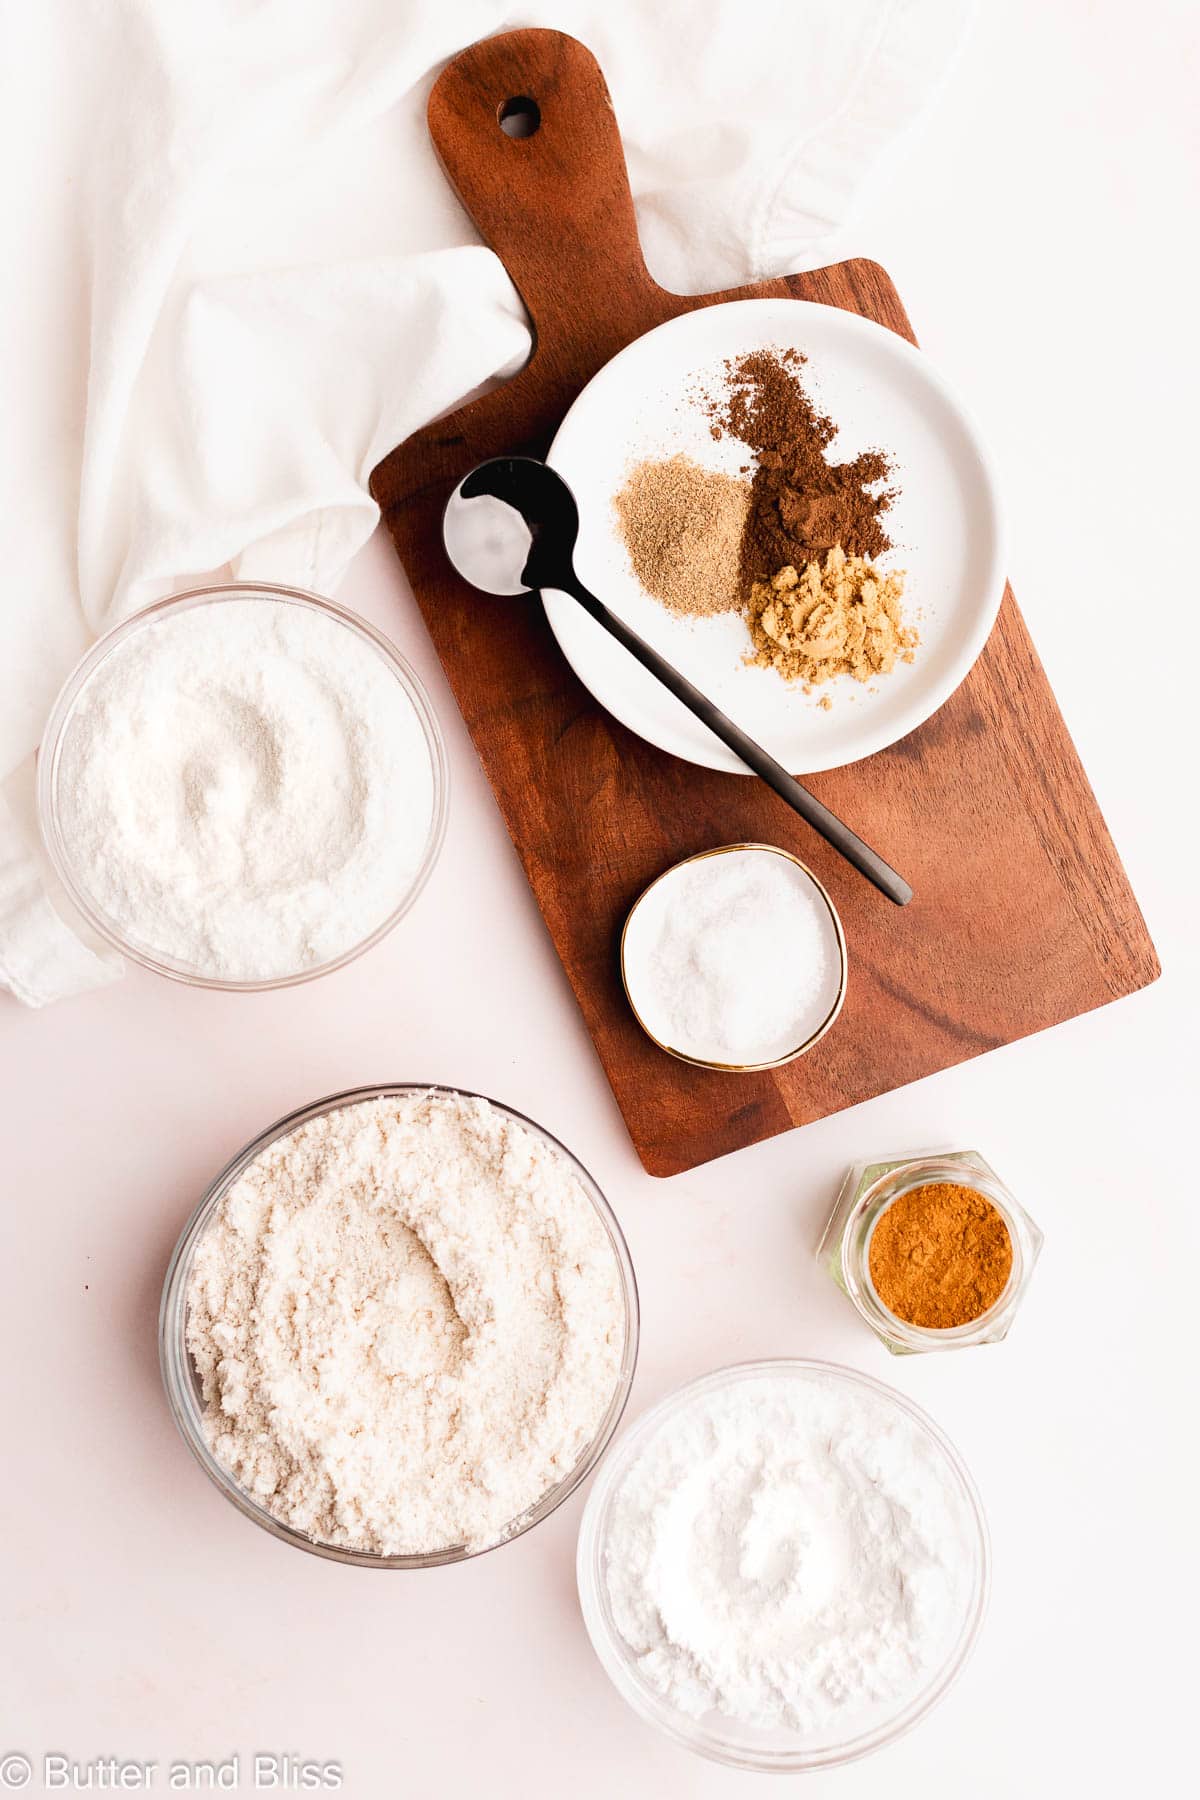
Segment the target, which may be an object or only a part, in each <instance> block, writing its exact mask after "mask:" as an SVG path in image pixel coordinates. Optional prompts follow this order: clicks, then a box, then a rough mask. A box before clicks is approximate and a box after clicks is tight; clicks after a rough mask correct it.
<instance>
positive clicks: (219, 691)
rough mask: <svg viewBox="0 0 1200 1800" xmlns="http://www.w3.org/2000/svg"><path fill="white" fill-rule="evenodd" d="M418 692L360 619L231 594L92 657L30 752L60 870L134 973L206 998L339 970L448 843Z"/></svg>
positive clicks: (196, 597)
mask: <svg viewBox="0 0 1200 1800" xmlns="http://www.w3.org/2000/svg"><path fill="white" fill-rule="evenodd" d="M446 806H447V765H446V756H445V750H444V748H443V744H442V737H441V732H440V730H439V728H438V724H437V720H436V718H435V716H434V714H433V710H432V708H431V706H430V704H429V700H428V697H427V696H426V693H425V690H424V688H423V687H422V686H421V683H420V681H419V680H418V679H417V676H416V675H415V674H414V672H413V670H412V669H411V668H410V667H409V666H408V664H407V663H406V662H405V660H404V658H403V657H402V656H401V655H400V654H399V652H398V651H397V650H396V649H395V648H394V647H393V646H392V645H391V644H390V643H389V642H388V641H387V639H386V638H384V637H383V636H382V635H381V634H380V633H379V632H377V631H375V630H373V629H372V628H371V627H370V626H369V625H367V624H365V623H364V622H363V621H362V620H361V619H359V618H357V617H356V616H355V615H354V614H352V613H349V612H347V611H345V610H344V609H343V608H342V607H339V606H335V605H333V603H332V602H330V601H328V600H323V599H321V598H320V597H319V596H317V595H315V594H307V593H302V592H301V591H299V590H298V589H292V588H278V587H268V586H264V585H261V584H257V583H241V584H238V585H234V586H228V587H214V588H202V589H196V590H194V591H193V592H190V593H186V594H179V595H176V596H174V597H173V598H171V599H168V600H163V601H160V602H159V603H158V604H156V605H154V606H150V607H148V608H146V610H145V611H144V612H140V613H137V614H135V615H134V617H133V618H131V619H128V620H126V621H125V623H124V624H122V625H119V626H117V627H116V628H115V629H114V630H113V631H111V632H109V633H108V634H107V635H106V636H105V637H103V638H101V639H100V640H99V642H98V643H97V644H95V645H94V646H93V648H92V649H91V651H89V653H88V654H87V655H86V656H85V657H84V658H83V660H82V662H80V664H79V665H78V667H77V668H76V670H75V671H74V673H73V674H72V675H71V676H70V678H69V679H68V681H67V683H66V685H65V687H64V688H63V690H62V692H61V694H60V695H59V697H58V700H57V701H56V703H55V706H54V709H53V711H52V713H51V717H50V720H49V723H48V725H47V728H46V732H45V735H44V738H43V742H42V748H41V750H40V752H39V755H38V812H39V818H40V823H41V829H42V836H43V839H44V841H45V844H46V848H47V851H48V853H49V856H50V859H51V861H52V863H53V864H54V867H55V870H56V872H57V874H58V876H59V878H60V880H61V882H62V885H63V887H64V888H65V890H66V893H67V896H68V898H69V899H70V900H71V901H72V902H73V904H74V905H75V907H76V908H77V909H78V911H79V912H80V913H81V914H82V916H83V918H84V919H85V920H86V921H87V922H88V923H89V924H90V925H91V926H92V927H93V929H94V930H95V931H96V932H97V933H98V934H99V935H100V936H101V937H103V938H105V939H107V941H108V942H109V943H111V944H113V945H114V946H115V947H116V948H117V949H118V950H120V951H122V952H123V953H124V954H126V955H127V956H129V957H131V958H132V959H133V960H134V961H135V962H138V963H141V964H143V965H144V966H145V967H146V968H149V969H153V970H155V971H156V972H157V973H159V974H162V975H167V976H170V977H173V978H174V979H176V980H179V981H185V982H190V983H192V984H195V985H198V986H202V987H217V988H234V989H256V988H274V987H286V986H290V985H291V984H293V983H295V982H298V981H308V980H311V979H312V978H313V977H314V976H317V975H322V974H326V973H327V972H328V971H329V970H331V969H336V968H340V967H341V966H342V965H343V964H345V963H347V962H350V961H352V960H353V958H355V957H356V956H360V955H361V954H362V953H363V951H364V950H367V949H369V948H370V947H371V945H373V944H375V943H377V942H378V941H379V939H380V938H381V937H383V936H384V934H385V933H386V932H388V931H390V930H391V928H392V927H393V926H394V925H395V924H396V922H397V921H398V920H399V919H400V918H402V917H403V915H404V914H405V913H406V912H407V911H408V909H409V907H411V906H412V904H413V903H414V901H415V900H416V898H417V896H418V895H419V893H420V892H421V890H422V888H423V887H424V885H425V883H426V881H427V880H428V878H429V875H430V872H431V870H432V868H433V865H434V862H435V860H436V858H437V853H438V850H439V849H440V847H441V841H442V837H443V834H444V830H445V823H446Z"/></svg>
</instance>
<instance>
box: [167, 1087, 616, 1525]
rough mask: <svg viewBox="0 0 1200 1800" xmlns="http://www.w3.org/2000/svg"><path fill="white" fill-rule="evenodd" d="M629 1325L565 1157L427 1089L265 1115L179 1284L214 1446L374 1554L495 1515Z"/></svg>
mask: <svg viewBox="0 0 1200 1800" xmlns="http://www.w3.org/2000/svg"><path fill="white" fill-rule="evenodd" d="M626 1325H627V1316H626V1303H625V1297H624V1292H623V1288H622V1283H621V1276H620V1269H619V1266H618V1263H617V1259H616V1255H615V1252H614V1249H613V1245H612V1241H611V1240H610V1238H609V1235H608V1232H607V1231H606V1229H605V1226H604V1223H603V1221H602V1219H601V1217H600V1214H599V1212H598V1210H597V1208H596V1206H595V1204H594V1203H593V1201H592V1198H591V1196H590V1195H589V1193H588V1191H587V1189H586V1187H585V1186H584V1184H583V1182H582V1180H581V1179H580V1175H579V1173H578V1171H577V1169H576V1167H575V1165H574V1164H573V1163H572V1161H571V1160H570V1159H569V1158H568V1157H567V1156H566V1154H565V1153H564V1152H563V1151H561V1150H560V1149H559V1148H558V1147H557V1146H556V1145H554V1144H552V1143H551V1142H550V1141H549V1140H547V1139H546V1138H545V1137H543V1136H542V1135H541V1134H540V1133H539V1132H537V1131H536V1130H534V1129H532V1128H531V1127H529V1126H526V1125H524V1124H522V1123H520V1122H519V1121H517V1120H516V1119H514V1118H512V1117H511V1116H509V1115H508V1114H507V1113H506V1112H504V1111H503V1110H502V1109H500V1108H499V1107H496V1106H493V1105H492V1104H491V1103H490V1102H488V1101H486V1100H482V1099H478V1098H475V1097H474V1096H470V1095H462V1094H457V1093H449V1092H443V1091H438V1090H433V1091H424V1092H422V1091H414V1092H409V1093H402V1094H397V1095H389V1096H386V1097H381V1098H378V1099H372V1100H364V1101H360V1102H358V1103H355V1104H349V1105H342V1106H339V1107H336V1108H334V1109H333V1110H331V1111H328V1112H324V1113H321V1114H319V1115H317V1116H316V1117H314V1118H312V1119H310V1120H308V1121H307V1122H306V1123H305V1124H303V1125H301V1126H299V1127H298V1128H297V1129H296V1130H295V1131H293V1132H292V1133H291V1134H290V1135H288V1136H286V1137H282V1138H278V1139H276V1140H275V1142H274V1143H272V1144H271V1145H269V1146H268V1147H267V1148H266V1149H265V1150H263V1151H262V1153H261V1154H260V1155H259V1156H258V1157H256V1158H255V1160H254V1161H253V1162H251V1163H250V1164H249V1166H248V1167H247V1168H246V1169H245V1170H244V1171H243V1172H242V1173H241V1175H239V1176H238V1178H237V1180H236V1181H235V1182H234V1183H233V1185H232V1186H231V1187H230V1189H229V1191H228V1192H227V1193H226V1194H225V1195H224V1197H223V1198H222V1199H221V1201H220V1202H219V1204H218V1206H217V1208H216V1212H215V1214H214V1216H213V1219H212V1221H211V1223H210V1224H209V1225H208V1227H207V1229H206V1230H205V1231H204V1233H203V1235H202V1236H201V1238H200V1240H199V1242H198V1244H197V1247H196V1252H195V1258H194V1262H193V1266H192V1270H191V1275H190V1280H189V1283H188V1288H187V1324H186V1340H187V1347H188V1350H189V1352H190V1354H191V1357H192V1360H193V1362H194V1365H195V1368H196V1370H197V1372H198V1374H199V1377H200V1382H201V1386H202V1397H203V1408H204V1414H203V1429H204V1435H205V1438H206V1439H207V1442H208V1444H209V1447H210V1449H211V1451H212V1454H213V1455H214V1456H215V1458H216V1459H217V1461H218V1462H219V1463H221V1464H222V1465H223V1467H224V1468H225V1469H227V1470H228V1471H229V1473H230V1474H231V1475H232V1476H233V1478H234V1480H235V1481H236V1482H237V1484H238V1485H239V1486H240V1487H241V1488H243V1489H244V1490H245V1491H246V1492H247V1493H248V1494H250V1495H251V1496H252V1497H253V1498H254V1499H255V1500H257V1501H258V1502H259V1504H260V1505H262V1506H263V1507H265V1508H266V1509H267V1511H268V1512H270V1513H271V1514H272V1515H273V1516H274V1517H275V1518H277V1519H279V1520H280V1521H281V1522H282V1523H283V1524H285V1525H288V1526H290V1527H291V1528H292V1529H293V1530H295V1531H298V1532H301V1533H303V1534H304V1535H305V1536H306V1537H309V1538H311V1539H313V1540H315V1541H317V1542H318V1543H325V1544H331V1545H336V1546H340V1547H342V1548H344V1549H348V1550H357V1551H365V1552H368V1553H371V1554H376V1555H380V1556H405V1555H420V1554H425V1553H430V1552H438V1551H444V1550H447V1549H451V1548H453V1547H455V1546H457V1545H460V1544H462V1545H465V1546H467V1548H468V1549H471V1550H477V1549H481V1548H485V1547H486V1546H487V1545H489V1544H494V1543H497V1542H499V1541H500V1540H502V1539H503V1538H504V1537H506V1536H508V1535H510V1533H511V1531H512V1530H513V1529H514V1527H516V1526H518V1525H519V1523H520V1520H521V1516H522V1515H523V1514H525V1513H527V1512H528V1510H529V1509H530V1508H531V1507H533V1506H535V1505H536V1504H537V1503H538V1502H539V1501H541V1500H542V1499H543V1498H544V1497H545V1496H546V1495H547V1494H548V1493H549V1492H550V1490H551V1489H552V1488H554V1487H556V1486H557V1485H558V1484H559V1483H560V1482H562V1481H564V1480H565V1479H566V1477H567V1476H569V1475H570V1474H571V1472H572V1470H573V1469H574V1468H575V1467H576V1465H577V1463H578V1462H579V1460H580V1458H581V1456H582V1455H583V1454H584V1452H585V1451H586V1450H587V1449H588V1447H589V1445H590V1444H591V1442H592V1440H593V1438H594V1437H595V1435H596V1432H597V1430H598V1428H599V1427H600V1425H601V1423H602V1421H603V1420H604V1417H605V1414H606V1413H607V1412H608V1409H609V1407H610V1406H611V1405H612V1403H613V1400H614V1398H615V1396H616V1394H617V1390H618V1385H619V1383H620V1381H621V1376H622V1365H623V1358H624V1351H625V1336H626Z"/></svg>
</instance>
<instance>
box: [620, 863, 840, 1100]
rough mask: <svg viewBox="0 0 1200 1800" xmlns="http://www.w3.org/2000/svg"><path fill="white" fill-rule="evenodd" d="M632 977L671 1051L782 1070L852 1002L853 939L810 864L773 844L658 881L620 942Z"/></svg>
mask: <svg viewBox="0 0 1200 1800" xmlns="http://www.w3.org/2000/svg"><path fill="white" fill-rule="evenodd" d="M621 980H622V982H623V984H624V988H625V995H626V998H627V999H628V1001H629V1004H630V1006H631V1008H632V1009H633V1014H634V1017H635V1018H636V1019H637V1022H638V1024H639V1025H640V1026H641V1027H642V1030H643V1031H644V1032H645V1033H646V1035H647V1037H649V1038H650V1039H651V1040H652V1041H653V1042H654V1043H655V1044H657V1045H658V1047H659V1049H660V1050H665V1051H666V1053H667V1055H668V1056H674V1057H676V1058H677V1059H678V1060H679V1061H680V1062H687V1063H692V1064H694V1065H695V1066H696V1067H698V1068H703V1069H718V1070H724V1071H727V1072H729V1073H736V1074H748V1073H751V1072H753V1071H756V1070H760V1069H777V1068H781V1067H782V1066H783V1064H784V1063H789V1062H794V1061H795V1059H796V1058H797V1057H798V1056H803V1055H804V1054H805V1053H806V1052H807V1051H809V1050H811V1049H812V1047H813V1045H814V1044H816V1043H818V1042H819V1041H820V1039H821V1038H823V1037H824V1036H825V1033H826V1032H827V1031H828V1030H829V1029H830V1027H831V1026H832V1025H833V1023H834V1021H835V1019H836V1018H837V1016H838V1014H839V1012H840V1011H841V1009H842V1002H843V1001H844V999H845V997H846V936H845V932H844V931H843V930H842V922H841V919H840V918H839V917H838V913H837V908H836V907H835V906H834V904H833V901H832V900H831V899H830V897H829V895H828V893H827V892H826V890H825V888H824V887H823V885H822V884H821V882H820V881H818V879H817V877H816V876H815V875H814V874H813V872H812V870H811V869H810V868H809V867H808V866H807V864H806V863H802V862H801V861H800V859H799V857H797V856H793V855H792V853H791V851H789V850H780V849H779V848H778V847H777V846H776V845H774V844H723V845H721V846H720V847H719V848H717V849H715V850H703V851H701V852H700V853H699V855H697V856H689V857H687V858H686V859H685V860H684V861H683V862H680V863H676V864H675V865H674V866H673V867H672V868H670V869H667V870H666V872H665V873H664V874H662V875H660V876H659V877H658V878H657V880H655V881H652V882H651V884H650V886H649V887H648V888H646V890H645V891H644V892H643V893H642V895H641V896H640V897H639V899H638V900H637V901H636V902H635V903H634V905H633V907H632V909H631V910H630V913H629V916H628V918H627V919H626V921H625V928H624V930H623V932H622V934H621Z"/></svg>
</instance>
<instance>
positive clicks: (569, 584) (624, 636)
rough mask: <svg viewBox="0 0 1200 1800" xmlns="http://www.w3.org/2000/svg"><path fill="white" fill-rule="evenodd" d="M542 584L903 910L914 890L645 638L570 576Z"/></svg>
mask: <svg viewBox="0 0 1200 1800" xmlns="http://www.w3.org/2000/svg"><path fill="white" fill-rule="evenodd" d="M545 585H546V586H547V587H551V586H553V587H557V588H561V590H562V591H563V592H564V593H568V594H570V595H571V598H572V599H574V600H578V602H579V604H580V606H582V607H583V609H584V611H585V612H588V613H590V614H591V616H592V618H593V619H595V621H596V623H597V624H598V625H603V627H604V629H605V631H607V632H610V633H611V634H612V636H613V637H615V638H616V640H617V642H618V643H619V644H623V645H624V647H625V649H626V650H628V652H629V654H630V655H631V656H635V657H636V658H637V660H638V662H640V663H641V665H642V667H643V668H644V669H649V671H650V673H651V675H653V676H655V677H656V678H657V680H659V681H661V682H662V684H663V686H664V687H665V688H669V689H670V691H671V692H672V693H673V694H674V696H675V698H676V699H677V700H682V702H683V704H684V705H685V706H686V707H687V709H688V711H689V712H693V713H695V715H696V717H697V718H698V719H700V720H701V721H702V722H703V723H704V724H705V725H707V726H708V729H709V730H710V731H711V732H712V733H713V734H714V735H715V736H716V737H719V738H720V739H721V742H722V743H723V744H728V746H729V748H730V749H731V750H732V751H733V753H734V755H735V756H740V757H741V759H742V761H743V762H744V763H745V764H746V767H747V768H749V769H753V771H754V773H755V774H756V775H757V776H759V777H760V779H761V780H763V781H765V782H766V784H767V786H768V787H770V788H774V790H775V792H776V793H777V794H778V795H779V798H780V799H781V800H786V801H787V803H788V805H789V806H790V807H791V808H792V809H793V811H794V812H798V813H799V814H800V817H801V818H802V819H803V820H804V821H805V822H806V823H807V824H809V825H811V826H812V828H813V830H814V831H816V832H819V833H820V835H821V836H822V837H823V838H824V839H825V842H826V843H827V844H832V845H833V847H834V849H835V850H836V851H837V852H838V853H839V855H841V856H844V857H845V859H846V861H847V862H848V863H850V864H852V866H853V867H854V868H856V869H857V870H858V872H859V874H860V875H865V876H866V878H867V880H868V881H870V882H873V883H874V884H875V886H876V887H877V888H878V889H879V891H880V893H881V894H886V895H887V897H888V899H889V900H892V901H894V902H895V904H896V905H897V906H907V905H908V902H909V901H910V900H911V899H912V892H913V891H912V889H911V888H910V887H909V885H908V883H907V881H905V879H904V877H903V876H902V875H898V874H897V873H896V871H895V869H893V868H892V867H891V865H890V864H889V863H885V862H884V860H883V858H882V856H879V855H877V854H876V852H875V851H874V850H872V848H871V846H870V845H869V844H864V843H863V841H862V839H861V838H860V837H858V836H856V834H855V833H854V832H853V831H851V829H850V827H849V826H848V825H843V823H842V821H841V820H840V819H839V818H838V816H837V814H836V813H831V812H830V810H829V808H828V807H827V806H822V805H821V802H820V801H819V800H818V799H817V798H816V797H815V795H813V794H810V793H809V791H808V789H807V788H804V787H801V785H800V783H799V782H798V781H797V780H796V778H795V776H794V775H789V774H788V772H787V770H786V769H785V768H784V766H783V764H782V763H778V762H776V761H775V758H774V757H773V756H771V755H769V754H768V753H767V751H765V750H764V749H763V747H762V745H761V744H756V743H755V741H754V739H753V738H752V737H747V735H746V733H745V732H744V731H743V730H742V729H741V727H740V726H739V725H735V724H734V722H733V720H732V719H730V718H728V717H727V716H726V714H725V713H723V712H722V711H721V709H720V707H719V706H714V705H713V703H712V701H711V700H710V699H709V698H708V696H707V695H706V694H702V693H701V692H700V689H699V688H698V687H693V686H692V684H691V682H690V681H689V680H688V679H687V677H686V676H685V675H681V674H680V673H679V670H678V669H675V668H672V666H671V664H670V663H669V662H667V661H666V660H665V659H664V658H663V657H661V656H660V655H659V654H658V651H657V650H653V649H651V647H650V645H649V644H648V643H647V642H646V640H645V639H644V638H640V637H639V636H638V634H637V632H636V631H631V630H630V628H629V626H628V625H626V624H624V623H622V621H621V620H620V619H618V617H617V615H616V614H615V613H612V612H610V611H609V610H608V607H607V606H605V604H604V602H603V600H597V598H596V596H595V594H593V593H590V592H589V591H588V589H587V588H585V587H584V585H583V583H582V582H581V581H579V580H578V579H577V578H576V577H575V575H574V574H573V573H572V575H571V578H570V579H569V580H567V581H561V580H560V581H555V582H553V583H552V582H549V581H547V582H546V584H545Z"/></svg>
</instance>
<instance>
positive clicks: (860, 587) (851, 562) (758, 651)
mask: <svg viewBox="0 0 1200 1800" xmlns="http://www.w3.org/2000/svg"><path fill="white" fill-rule="evenodd" d="M903 594H904V574H903V571H902V570H893V571H889V572H887V573H886V574H885V573H884V572H883V571H882V570H881V569H878V568H876V567H875V564H874V563H872V562H870V561H869V560H868V559H867V558H866V557H865V556H848V555H847V554H846V552H845V551H844V550H843V549H842V547H841V546H840V545H835V547H834V548H833V549H832V550H831V551H830V552H829V554H828V555H827V556H826V558H825V560H824V562H810V563H809V564H807V566H806V567H805V569H804V572H803V573H802V574H799V573H797V571H796V569H795V568H794V567H792V566H791V565H790V564H789V565H788V566H787V567H786V568H782V569H780V570H779V572H778V573H777V574H775V575H773V576H772V577H771V579H770V580H769V581H756V582H754V584H753V585H752V587H751V589H750V600H749V605H748V609H747V621H748V623H749V626H750V636H751V638H752V639H753V642H754V653H753V654H752V655H751V656H748V657H747V658H746V660H747V662H749V663H751V664H753V665H754V666H755V667H756V668H760V669H774V670H775V672H776V674H778V675H782V676H783V678H784V680H785V681H802V682H804V683H806V684H807V685H809V686H814V687H815V686H819V685H820V683H821V682H824V681H830V680H832V679H833V677H834V676H835V675H851V676H853V678H854V680H855V681H870V680H871V679H872V677H873V676H876V675H886V674H888V673H889V671H890V670H892V669H894V668H895V666H896V664H897V662H912V660H913V653H914V651H915V650H916V647H917V644H918V643H919V642H920V635H919V633H918V632H917V630H916V627H915V626H912V625H909V624H907V623H906V622H905V618H904V612H903V608H902V606H901V600H902V597H903ZM824 704H825V702H824V701H822V705H824Z"/></svg>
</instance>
